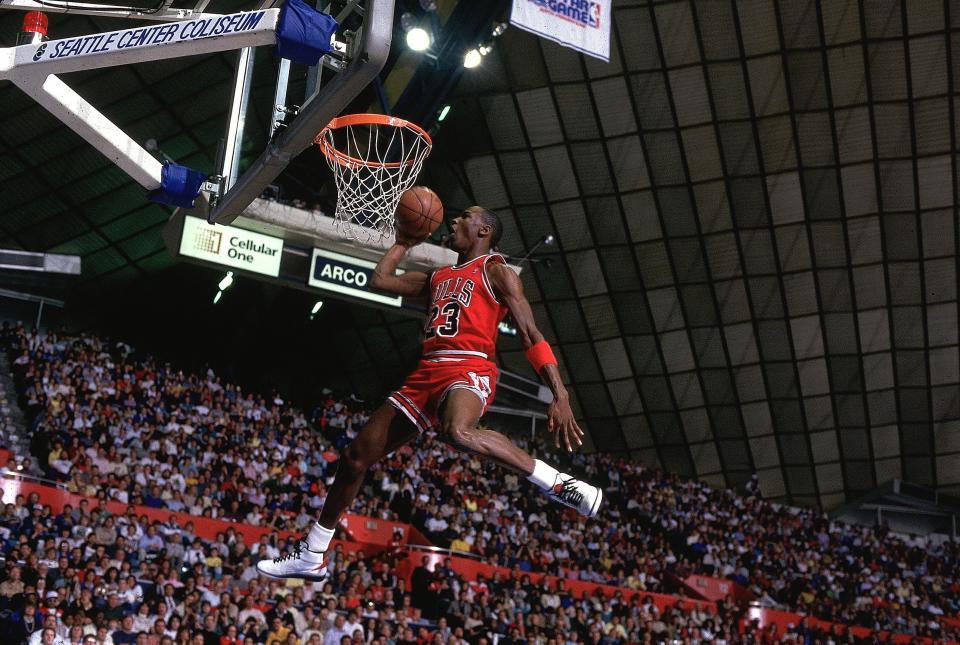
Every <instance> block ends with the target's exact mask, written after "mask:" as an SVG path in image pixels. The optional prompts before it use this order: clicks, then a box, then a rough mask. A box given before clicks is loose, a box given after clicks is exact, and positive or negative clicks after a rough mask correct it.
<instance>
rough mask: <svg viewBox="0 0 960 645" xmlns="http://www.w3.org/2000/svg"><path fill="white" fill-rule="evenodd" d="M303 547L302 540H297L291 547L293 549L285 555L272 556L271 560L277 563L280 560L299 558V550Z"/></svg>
mask: <svg viewBox="0 0 960 645" xmlns="http://www.w3.org/2000/svg"><path fill="white" fill-rule="evenodd" d="M302 549H303V542H302V541H301V542H297V545H296V546H295V547H293V551H291V552H290V553H288V554H286V555H281V556H280V557H279V558H274V559H273V561H274V562H275V563H277V564H280V563H281V562H286V561H287V560H299V559H300V552H301V550H302Z"/></svg>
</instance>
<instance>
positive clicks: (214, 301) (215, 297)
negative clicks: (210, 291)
mask: <svg viewBox="0 0 960 645" xmlns="http://www.w3.org/2000/svg"><path fill="white" fill-rule="evenodd" d="M222 297H223V291H218V292H217V295H215V296H214V297H213V304H217V303H218V302H220V298H222Z"/></svg>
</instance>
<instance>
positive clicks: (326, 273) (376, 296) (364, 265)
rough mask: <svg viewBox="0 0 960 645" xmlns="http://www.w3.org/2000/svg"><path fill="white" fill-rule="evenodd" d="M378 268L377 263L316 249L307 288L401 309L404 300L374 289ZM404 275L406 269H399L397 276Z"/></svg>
mask: <svg viewBox="0 0 960 645" xmlns="http://www.w3.org/2000/svg"><path fill="white" fill-rule="evenodd" d="M376 266H377V265H376V263H374V262H370V261H369V260H361V259H360V258H354V257H351V256H349V255H343V254H342V253H334V252H332V251H324V250H321V249H314V250H313V261H312V262H311V263H310V275H309V277H308V278H307V284H308V285H310V286H311V287H318V288H320V289H326V290H327V291H334V292H336V293H342V294H345V295H348V296H353V297H354V298H361V299H363V300H371V301H373V302H379V303H381V304H385V305H391V306H393V307H399V306H400V305H401V304H402V299H401V298H400V296H387V295H383V294H381V293H375V292H373V291H372V290H371V289H370V286H369V285H370V278H372V277H373V270H374V268H376ZM401 273H403V269H397V274H398V275H399V274H401Z"/></svg>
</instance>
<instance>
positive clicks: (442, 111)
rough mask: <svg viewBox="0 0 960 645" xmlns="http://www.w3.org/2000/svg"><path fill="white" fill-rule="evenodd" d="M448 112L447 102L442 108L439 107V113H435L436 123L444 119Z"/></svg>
mask: <svg viewBox="0 0 960 645" xmlns="http://www.w3.org/2000/svg"><path fill="white" fill-rule="evenodd" d="M449 114H450V104H449V103H447V104H446V105H444V106H443V107H442V108H440V114H439V115H437V123H440V122H442V121H443V120H444V119H446V118H447V115H449Z"/></svg>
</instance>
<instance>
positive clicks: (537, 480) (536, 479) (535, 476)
mask: <svg viewBox="0 0 960 645" xmlns="http://www.w3.org/2000/svg"><path fill="white" fill-rule="evenodd" d="M559 474H560V471H559V470H557V469H556V468H554V467H553V466H551V465H550V464H548V463H546V462H545V461H540V460H539V459H534V460H533V473H531V474H530V475H529V476H527V479H528V480H530V481H532V482H533V483H534V484H536V485H537V486H539V487H540V488H542V489H543V490H550V489H551V488H553V484H554V482H555V481H557V475H559Z"/></svg>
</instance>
